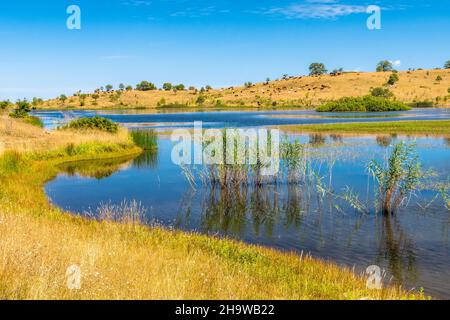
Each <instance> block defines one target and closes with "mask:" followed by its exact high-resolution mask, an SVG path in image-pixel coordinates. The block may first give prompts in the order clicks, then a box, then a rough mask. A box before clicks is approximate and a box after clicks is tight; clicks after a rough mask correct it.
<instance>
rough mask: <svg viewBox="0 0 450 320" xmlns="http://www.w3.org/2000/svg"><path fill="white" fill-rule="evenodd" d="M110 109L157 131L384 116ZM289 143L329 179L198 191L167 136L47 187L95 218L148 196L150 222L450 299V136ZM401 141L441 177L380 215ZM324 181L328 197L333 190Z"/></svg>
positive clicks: (77, 168) (424, 114) (53, 116)
mask: <svg viewBox="0 0 450 320" xmlns="http://www.w3.org/2000/svg"><path fill="white" fill-rule="evenodd" d="M78 114H82V115H86V113H85V112H82V113H78ZM88 114H89V115H92V114H94V113H88ZM102 114H104V112H102ZM40 115H41V116H44V117H46V119H45V120H46V124H47V125H48V126H53V125H54V124H55V123H56V122H58V121H60V120H61V115H62V113H58V112H54V113H46V114H45V115H42V114H40ZM238 115H239V116H238ZM393 115H394V114H390V115H389V116H388V117H387V118H386V115H379V114H377V118H375V119H377V120H378V119H382V120H383V121H389V120H390V119H393V118H395V119H398V118H399V117H401V118H402V119H410V118H415V119H417V118H420V119H422V118H426V119H441V118H445V119H447V118H448V116H449V112H448V111H445V110H415V111H413V112H409V113H403V112H401V113H395V115H394V116H393ZM107 116H108V117H109V118H111V119H113V120H115V121H118V122H120V123H124V124H126V125H128V126H131V127H152V128H154V127H156V128H168V127H173V126H176V127H178V126H186V127H191V126H192V120H199V121H200V120H201V121H204V127H208V126H207V125H205V123H208V124H209V126H210V127H224V126H226V127H244V126H245V127H248V126H267V125H279V124H287V123H286V122H288V123H289V124H292V123H293V122H294V123H304V121H307V122H308V123H316V122H315V121H319V122H336V121H339V122H340V121H356V120H357V121H360V120H361V119H363V120H364V121H373V120H374V118H349V117H348V116H349V115H348V114H345V116H343V115H342V114H340V115H336V114H321V115H317V114H315V113H312V112H305V111H295V112H284V111H283V112H259V113H258V112H244V113H242V114H240V113H235V112H231V113H230V112H226V113H199V114H191V113H189V114H152V115H148V114H118V113H117V112H113V113H109V114H108V115H107ZM286 116H288V118H286ZM292 116H293V117H294V118H291V117H292ZM358 116H361V114H358ZM367 116H373V114H372V115H367ZM292 121H293V122H292ZM289 139H290V140H294V139H298V140H299V141H300V142H301V143H302V144H304V145H305V146H306V148H307V151H308V154H309V155H310V157H311V160H310V161H311V163H310V165H311V167H312V168H313V169H314V172H315V173H316V175H317V176H318V177H319V178H317V180H314V181H312V180H304V181H302V182H301V183H298V184H292V183H287V182H286V183H284V182H283V181H280V182H278V183H276V184H267V185H264V186H262V187H255V186H244V187H242V186H240V187H239V188H237V189H235V190H228V191H227V192H224V191H221V190H218V189H215V188H211V187H208V186H206V185H202V184H201V183H200V182H199V181H198V180H197V185H196V186H195V188H193V187H192V186H191V185H190V184H189V183H188V181H187V180H186V178H185V176H184V174H183V170H182V169H181V168H180V167H179V166H177V165H175V164H174V163H173V162H172V161H171V152H172V147H173V143H172V142H171V141H170V140H169V138H168V137H167V136H163V135H162V136H160V138H159V141H158V151H157V152H146V153H144V154H142V155H140V156H138V157H137V158H134V159H130V158H128V159H120V160H108V161H89V162H80V163H71V164H68V165H65V166H61V167H60V171H61V173H60V174H59V175H58V177H57V178H56V179H54V180H53V181H51V182H49V183H48V184H47V185H46V187H45V191H46V193H47V195H48V197H49V199H50V200H51V201H52V202H53V203H54V204H56V205H58V206H59V207H61V208H63V209H65V210H70V211H72V212H74V213H76V214H80V215H89V216H94V217H95V215H96V213H97V211H98V210H97V209H98V208H99V207H100V206H102V204H103V205H104V204H115V205H119V204H120V203H122V202H123V201H128V202H130V201H133V200H136V201H138V202H139V203H140V204H141V205H142V207H143V208H145V210H146V212H145V221H146V222H148V223H149V224H151V223H155V222H157V223H158V224H161V225H163V226H167V227H173V228H177V229H182V230H187V231H195V232H201V233H207V234H213V235H217V236H223V237H230V238H235V239H239V240H242V241H245V242H248V243H254V244H261V245H265V246H271V247H274V248H278V249H281V250H286V251H296V252H301V251H304V252H310V253H311V254H312V255H313V256H314V257H318V258H322V259H325V260H330V261H333V262H335V263H338V264H340V265H345V266H349V267H355V270H356V272H358V273H362V272H364V270H365V269H366V268H367V267H368V266H370V265H378V266H380V267H381V268H382V269H384V270H385V271H386V277H385V281H386V282H392V283H400V284H402V285H403V286H404V287H405V288H407V289H413V288H415V289H419V288H422V287H423V288H424V289H425V292H426V293H427V294H430V295H433V296H435V297H441V298H450V268H449V266H450V240H449V226H450V211H449V210H448V209H447V208H446V207H445V205H444V201H443V199H442V197H441V195H440V193H439V190H438V189H439V188H438V186H439V185H440V184H444V183H446V181H448V179H449V177H450V162H449V161H448V160H449V159H450V139H448V138H447V139H446V138H439V137H404V136H378V137H377V136H363V137H354V136H340V135H295V136H294V135H291V136H290V137H289ZM399 141H406V142H408V143H415V144H416V147H415V148H416V150H417V152H418V154H419V158H420V161H421V163H422V166H423V169H424V170H431V169H432V170H433V174H430V177H428V178H427V179H425V180H424V185H423V186H422V187H421V188H420V190H417V191H416V192H415V194H414V195H413V196H412V197H411V198H409V199H408V201H407V203H406V204H405V207H402V208H401V209H400V210H399V212H398V213H397V214H395V215H394V216H391V217H384V216H382V215H379V214H377V213H375V211H374V210H373V205H372V204H373V203H374V201H375V199H376V197H375V193H376V192H375V190H376V189H375V186H374V182H373V181H372V179H370V178H369V175H368V172H367V164H368V163H369V161H370V160H372V159H378V160H379V161H383V159H384V158H385V157H386V155H387V154H389V152H390V150H391V146H392V145H393V144H395V143H397V142H399ZM195 169H198V168H193V170H195ZM318 181H320V186H321V188H322V189H326V190H327V192H322V191H321V190H322V189H320V188H319V187H318V184H319V182H318ZM349 188H350V189H351V190H352V194H357V195H358V197H359V199H360V200H361V202H362V203H364V204H367V206H368V208H369V210H368V212H367V213H364V212H362V211H361V210H356V209H354V208H353V207H352V205H351V204H350V203H349V202H348V201H344V200H343V197H344V196H345V195H346V194H347V195H348V190H349ZM346 190H347V191H346Z"/></svg>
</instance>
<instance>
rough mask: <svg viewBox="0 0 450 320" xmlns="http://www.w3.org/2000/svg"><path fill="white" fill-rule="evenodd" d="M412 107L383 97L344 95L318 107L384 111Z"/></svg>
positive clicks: (350, 110)
mask: <svg viewBox="0 0 450 320" xmlns="http://www.w3.org/2000/svg"><path fill="white" fill-rule="evenodd" d="M410 109H411V108H410V107H408V106H407V105H405V104H403V103H401V102H398V101H392V100H388V99H385V98H381V97H373V96H365V97H344V98H341V99H339V100H336V101H331V102H328V103H326V104H324V105H322V106H320V107H318V108H317V109H316V111H318V112H384V111H405V110H410Z"/></svg>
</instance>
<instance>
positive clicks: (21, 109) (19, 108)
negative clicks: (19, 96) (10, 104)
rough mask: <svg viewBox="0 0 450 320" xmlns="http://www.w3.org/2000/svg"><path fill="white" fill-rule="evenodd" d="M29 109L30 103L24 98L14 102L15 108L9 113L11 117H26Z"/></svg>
mask: <svg viewBox="0 0 450 320" xmlns="http://www.w3.org/2000/svg"><path fill="white" fill-rule="evenodd" d="M30 111H31V104H30V103H29V102H28V101H27V100H26V99H24V100H18V101H17V102H16V109H15V110H14V111H13V112H12V113H10V115H9V116H10V117H11V118H26V117H28V113H29V112H30Z"/></svg>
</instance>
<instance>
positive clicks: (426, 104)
mask: <svg viewBox="0 0 450 320" xmlns="http://www.w3.org/2000/svg"><path fill="white" fill-rule="evenodd" d="M409 106H410V107H412V108H433V107H434V103H433V101H416V102H413V103H410V104H409Z"/></svg>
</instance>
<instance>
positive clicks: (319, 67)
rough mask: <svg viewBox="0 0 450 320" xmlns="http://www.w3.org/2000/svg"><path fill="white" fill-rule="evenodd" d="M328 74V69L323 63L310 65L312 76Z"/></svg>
mask: <svg viewBox="0 0 450 320" xmlns="http://www.w3.org/2000/svg"><path fill="white" fill-rule="evenodd" d="M326 73H327V69H326V68H325V65H324V64H323V63H319V62H314V63H311V64H310V65H309V75H310V76H321V75H323V74H326Z"/></svg>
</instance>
